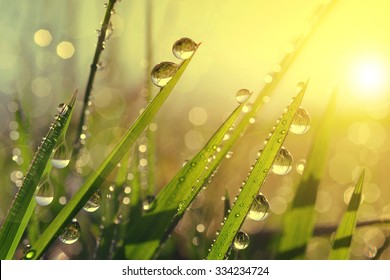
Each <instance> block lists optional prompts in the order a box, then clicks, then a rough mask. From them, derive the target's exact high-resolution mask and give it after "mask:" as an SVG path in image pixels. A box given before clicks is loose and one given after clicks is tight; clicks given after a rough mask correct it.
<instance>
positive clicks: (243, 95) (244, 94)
mask: <svg viewBox="0 0 390 280" xmlns="http://www.w3.org/2000/svg"><path fill="white" fill-rule="evenodd" d="M251 95H252V92H250V91H249V90H247V89H240V90H239V91H237V93H236V100H237V102H238V103H239V104H242V103H244V102H245V101H247V100H248V99H249V97H250V96H251Z"/></svg>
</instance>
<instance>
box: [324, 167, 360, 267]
mask: <svg viewBox="0 0 390 280" xmlns="http://www.w3.org/2000/svg"><path fill="white" fill-rule="evenodd" d="M363 183H364V169H363V170H362V172H361V173H360V177H359V180H358V182H357V184H356V187H355V190H354V192H353V194H352V197H351V200H350V201H349V204H348V209H347V212H345V214H344V216H343V218H342V220H341V222H340V224H339V226H338V228H337V231H336V235H335V237H334V241H333V246H332V250H331V252H330V254H329V259H330V260H346V259H348V258H349V251H350V245H351V241H352V235H353V233H354V232H355V228H356V221H357V211H358V210H359V206H360V202H361V198H362V190H363Z"/></svg>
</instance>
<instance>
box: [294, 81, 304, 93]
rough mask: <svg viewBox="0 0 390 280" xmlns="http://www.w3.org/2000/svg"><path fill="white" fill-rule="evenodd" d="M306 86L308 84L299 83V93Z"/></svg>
mask: <svg viewBox="0 0 390 280" xmlns="http://www.w3.org/2000/svg"><path fill="white" fill-rule="evenodd" d="M305 86H306V84H305V83H304V82H299V83H298V84H297V88H296V89H297V92H300V91H301V90H302V89H304V87H305Z"/></svg>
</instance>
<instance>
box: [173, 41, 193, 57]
mask: <svg viewBox="0 0 390 280" xmlns="http://www.w3.org/2000/svg"><path fill="white" fill-rule="evenodd" d="M197 47H198V44H196V43H195V42H194V41H193V40H192V39H190V38H181V39H179V40H177V41H176V42H175V43H174V44H173V47H172V52H173V55H174V56H176V57H177V58H178V59H188V58H190V57H191V56H192V55H193V54H194V52H195V51H196V48H197Z"/></svg>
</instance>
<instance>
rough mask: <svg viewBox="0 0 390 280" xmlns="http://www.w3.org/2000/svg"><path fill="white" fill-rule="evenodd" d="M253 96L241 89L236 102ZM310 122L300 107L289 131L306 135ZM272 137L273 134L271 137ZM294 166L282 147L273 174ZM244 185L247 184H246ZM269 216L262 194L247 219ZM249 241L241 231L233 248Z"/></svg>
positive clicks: (300, 163)
mask: <svg viewBox="0 0 390 280" xmlns="http://www.w3.org/2000/svg"><path fill="white" fill-rule="evenodd" d="M304 85H305V84H304V83H302V82H301V83H299V84H298V85H297V89H298V91H300V90H302V89H303V87H304ZM251 94H252V93H251V92H250V91H249V90H247V89H241V90H239V91H238V92H237V93H236V100H237V102H238V103H240V104H241V103H243V102H246V101H247V100H248V99H249V97H250V96H251ZM310 121H311V119H310V115H309V114H308V113H307V111H306V110H305V109H304V108H302V107H300V108H298V110H297V112H296V114H295V115H294V117H293V120H292V122H291V125H290V129H289V130H290V132H291V133H293V134H297V135H302V134H305V133H306V132H307V131H308V130H309V128H310ZM271 135H272V133H271V134H270V135H269V136H271ZM266 143H267V141H265V144H266ZM261 152H262V151H261V150H260V151H259V152H258V157H259V156H260V155H261ZM305 163H306V161H305V160H304V159H301V160H299V161H298V163H297V166H296V169H297V172H298V173H299V174H302V173H303V170H304V167H305ZM292 165H293V157H292V155H291V153H290V152H289V151H288V150H287V149H286V148H285V147H282V148H281V149H280V150H279V152H278V155H277V157H276V158H275V161H274V163H273V166H272V169H271V172H272V173H274V174H276V175H286V174H288V173H289V172H290V171H291V170H292ZM252 168H253V167H252ZM243 184H245V182H244V183H243ZM268 214H269V202H268V200H267V198H266V197H265V196H264V195H263V194H262V193H260V194H258V195H257V196H256V197H255V199H254V201H253V203H252V205H251V207H250V210H249V212H248V214H247V218H249V219H251V220H253V221H256V222H260V221H263V220H265V219H266V218H267V216H268ZM225 221H226V217H225V218H224V221H223V222H222V225H223V224H224V222H225ZM217 235H219V231H218V232H217ZM249 241H250V238H249V235H248V234H247V233H245V232H243V231H239V232H238V233H237V234H236V236H235V238H234V240H233V244H232V247H233V248H234V249H235V250H244V249H246V248H247V247H248V246H249ZM210 250H211V249H210ZM228 254H229V252H228ZM228 254H227V256H225V257H226V258H228V257H229V256H228Z"/></svg>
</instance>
